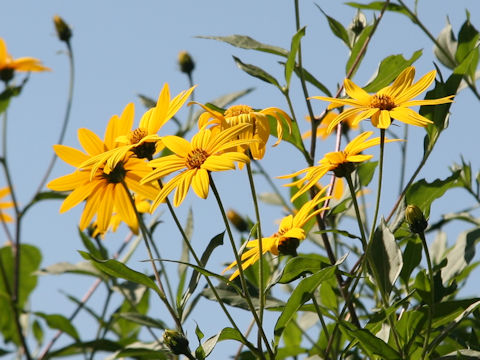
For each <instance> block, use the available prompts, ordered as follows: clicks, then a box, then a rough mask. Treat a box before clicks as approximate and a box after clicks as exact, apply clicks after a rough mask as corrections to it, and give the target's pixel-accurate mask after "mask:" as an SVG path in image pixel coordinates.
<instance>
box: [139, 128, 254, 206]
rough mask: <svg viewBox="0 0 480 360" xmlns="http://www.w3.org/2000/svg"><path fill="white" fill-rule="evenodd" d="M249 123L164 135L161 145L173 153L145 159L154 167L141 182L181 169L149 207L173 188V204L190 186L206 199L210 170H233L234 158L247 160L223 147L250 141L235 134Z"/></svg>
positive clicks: (183, 195) (244, 161)
mask: <svg viewBox="0 0 480 360" xmlns="http://www.w3.org/2000/svg"><path fill="white" fill-rule="evenodd" d="M250 126H251V125H249V124H243V125H238V126H235V127H231V128H229V129H227V130H224V131H220V132H216V133H213V132H212V131H211V130H210V129H203V130H200V131H199V132H198V133H197V134H195V135H194V136H193V138H192V140H191V142H188V141H187V140H185V139H183V138H181V137H178V136H165V137H163V138H162V142H163V143H164V145H165V146H166V147H167V148H169V149H170V150H171V151H172V152H173V153H174V155H168V156H163V157H161V158H158V159H155V160H152V161H150V162H149V163H148V165H149V166H151V167H152V168H154V170H153V171H152V172H151V173H150V174H148V176H146V177H144V178H143V179H142V184H145V183H148V182H151V181H155V180H158V179H161V178H162V177H164V176H167V175H169V174H171V173H173V172H175V171H181V173H179V174H178V175H176V176H175V177H173V178H172V179H171V180H170V181H168V182H167V183H166V184H164V186H163V188H162V190H160V192H159V193H158V195H157V197H156V199H155V201H154V202H153V204H152V211H153V210H154V209H155V208H156V207H157V206H158V205H159V204H160V203H161V202H163V201H164V200H165V198H166V197H167V196H168V194H170V193H171V192H172V191H173V189H175V188H177V190H176V191H175V197H174V200H173V204H174V205H175V206H179V205H180V204H181V203H182V201H183V200H184V199H185V196H187V192H188V190H189V189H190V186H192V189H193V191H194V192H195V194H197V195H198V196H199V197H201V198H202V199H206V198H207V195H208V189H209V186H210V180H209V172H210V171H225V170H234V169H235V162H240V163H247V162H249V158H248V156H246V155H245V154H243V153H240V152H236V151H225V150H226V149H231V148H233V147H236V146H239V145H244V144H248V143H250V142H251V141H252V140H245V139H240V140H236V139H237V137H238V136H239V134H241V133H242V132H244V131H245V130H246V129H248V128H249V127H250Z"/></svg>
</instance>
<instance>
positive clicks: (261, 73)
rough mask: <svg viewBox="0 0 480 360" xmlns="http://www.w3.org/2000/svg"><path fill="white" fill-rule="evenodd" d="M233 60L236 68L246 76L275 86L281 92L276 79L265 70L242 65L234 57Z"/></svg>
mask: <svg viewBox="0 0 480 360" xmlns="http://www.w3.org/2000/svg"><path fill="white" fill-rule="evenodd" d="M233 60H234V61H235V63H236V64H237V66H238V67H239V68H240V69H242V70H243V71H245V72H246V73H247V74H249V75H251V76H253V77H256V78H258V79H260V80H263V81H265V82H267V83H269V84H273V85H275V86H276V87H277V88H278V89H280V90H282V87H281V86H280V84H279V83H278V81H277V79H275V78H274V77H273V76H272V75H270V74H269V73H267V72H266V71H265V70H263V69H261V68H259V67H258V66H255V65H251V64H245V63H243V62H242V61H241V60H240V59H239V58H237V57H236V56H233Z"/></svg>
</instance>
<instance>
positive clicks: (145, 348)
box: [108, 341, 171, 360]
mask: <svg viewBox="0 0 480 360" xmlns="http://www.w3.org/2000/svg"><path fill="white" fill-rule="evenodd" d="M125 358H128V359H131V358H133V359H142V360H145V359H154V360H167V359H171V356H170V355H169V351H168V349H167V348H166V347H165V346H164V345H163V344H159V342H156V341H155V342H152V343H145V342H141V341H136V342H134V343H131V344H128V345H127V346H125V348H123V349H122V350H119V351H116V352H115V353H114V354H113V355H112V356H111V357H108V359H125Z"/></svg>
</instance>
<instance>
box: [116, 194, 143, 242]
mask: <svg viewBox="0 0 480 360" xmlns="http://www.w3.org/2000/svg"><path fill="white" fill-rule="evenodd" d="M115 210H116V211H117V212H118V214H119V216H120V218H121V219H122V221H123V222H124V223H125V224H127V225H128V227H129V228H130V229H131V230H132V232H133V233H134V234H138V221H137V216H136V214H135V210H134V209H133V207H132V203H131V200H130V194H129V193H128V192H127V191H126V190H125V188H124V187H123V186H117V187H115Z"/></svg>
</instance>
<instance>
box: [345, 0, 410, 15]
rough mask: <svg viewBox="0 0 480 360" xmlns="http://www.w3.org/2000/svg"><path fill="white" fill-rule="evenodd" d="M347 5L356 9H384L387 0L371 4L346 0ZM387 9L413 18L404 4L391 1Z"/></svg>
mask: <svg viewBox="0 0 480 360" xmlns="http://www.w3.org/2000/svg"><path fill="white" fill-rule="evenodd" d="M345 5H348V6H351V7H354V8H356V9H365V10H382V9H383V7H384V6H385V1H372V2H371V3H369V4H361V3H357V2H353V1H352V2H346V3H345ZM387 11H393V12H398V13H401V14H404V15H406V16H408V17H409V18H411V16H410V14H409V13H408V11H407V10H405V9H404V7H403V6H401V5H398V4H395V3H390V4H388V5H387Z"/></svg>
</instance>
